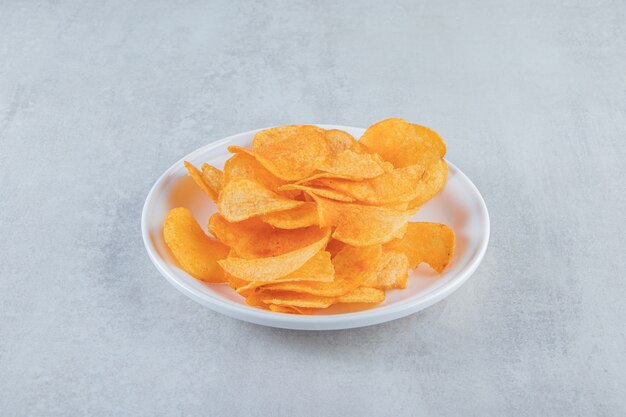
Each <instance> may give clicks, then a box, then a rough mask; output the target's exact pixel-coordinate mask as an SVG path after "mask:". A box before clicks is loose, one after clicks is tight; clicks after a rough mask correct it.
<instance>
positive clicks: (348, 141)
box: [324, 129, 361, 154]
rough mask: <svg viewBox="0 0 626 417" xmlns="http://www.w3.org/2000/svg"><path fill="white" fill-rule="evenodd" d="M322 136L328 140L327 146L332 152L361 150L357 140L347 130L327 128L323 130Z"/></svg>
mask: <svg viewBox="0 0 626 417" xmlns="http://www.w3.org/2000/svg"><path fill="white" fill-rule="evenodd" d="M324 137H325V138H326V140H327V141H328V147H329V150H330V152H331V153H332V154H338V153H341V152H343V151H346V150H352V151H355V152H361V146H360V145H359V142H357V141H356V139H354V136H352V135H351V134H349V133H348V132H344V131H343V130H338V129H332V130H327V131H325V132H324Z"/></svg>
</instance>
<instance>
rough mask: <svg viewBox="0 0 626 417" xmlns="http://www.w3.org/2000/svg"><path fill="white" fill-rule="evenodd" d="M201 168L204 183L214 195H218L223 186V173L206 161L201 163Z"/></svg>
mask: <svg viewBox="0 0 626 417" xmlns="http://www.w3.org/2000/svg"><path fill="white" fill-rule="evenodd" d="M201 170H202V179H203V180H204V183H205V184H206V185H207V186H208V187H209V188H210V189H212V190H213V191H214V192H215V195H219V193H220V192H221V191H222V188H224V173H223V172H222V171H220V170H219V169H217V168H215V167H214V166H212V165H209V164H207V163H206V162H205V163H204V164H202V168H201ZM213 201H215V200H213Z"/></svg>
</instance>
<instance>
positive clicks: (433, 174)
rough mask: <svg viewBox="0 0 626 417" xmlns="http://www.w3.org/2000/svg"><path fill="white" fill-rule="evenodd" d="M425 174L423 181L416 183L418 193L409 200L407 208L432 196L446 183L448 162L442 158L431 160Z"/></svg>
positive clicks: (418, 204) (417, 205)
mask: <svg viewBox="0 0 626 417" xmlns="http://www.w3.org/2000/svg"><path fill="white" fill-rule="evenodd" d="M426 172H427V176H426V179H425V181H422V182H420V183H419V184H417V187H418V191H419V192H418V195H417V197H415V198H414V199H413V200H411V202H409V208H411V209H414V208H418V207H419V206H421V205H422V204H424V203H426V202H427V201H429V200H430V199H431V198H433V197H434V196H435V195H436V194H437V193H438V192H439V191H441V190H442V189H443V187H444V186H445V185H446V180H447V178H448V164H446V161H444V160H443V159H440V160H437V161H435V162H433V163H432V164H431V165H429V166H428V167H427V168H426Z"/></svg>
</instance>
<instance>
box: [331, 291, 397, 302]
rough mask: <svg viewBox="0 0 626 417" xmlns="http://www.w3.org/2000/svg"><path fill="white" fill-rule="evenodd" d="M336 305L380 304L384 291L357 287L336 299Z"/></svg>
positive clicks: (383, 299)
mask: <svg viewBox="0 0 626 417" xmlns="http://www.w3.org/2000/svg"><path fill="white" fill-rule="evenodd" d="M335 301H336V302H338V303H371V304H374V303H380V302H382V301H385V291H383V290H379V289H377V288H368V287H359V288H356V289H354V290H352V291H350V292H349V293H347V294H344V295H342V296H340V297H337V299H336V300H335Z"/></svg>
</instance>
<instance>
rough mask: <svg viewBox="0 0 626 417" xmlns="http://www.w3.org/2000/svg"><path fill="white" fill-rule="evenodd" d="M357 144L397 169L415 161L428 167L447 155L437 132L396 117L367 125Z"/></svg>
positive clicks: (413, 163)
mask: <svg viewBox="0 0 626 417" xmlns="http://www.w3.org/2000/svg"><path fill="white" fill-rule="evenodd" d="M359 143H360V144H362V145H364V146H365V147H367V148H368V149H369V150H371V151H373V152H376V153H377V154H379V155H380V156H381V157H382V158H383V159H384V160H385V161H389V162H391V163H392V164H393V165H394V166H395V167H396V168H403V167H406V166H409V165H415V164H420V165H422V166H428V165H430V164H431V163H432V162H434V161H436V160H438V159H441V158H443V156H444V155H445V154H446V144H445V143H444V142H443V140H442V139H441V137H440V136H439V135H438V134H437V133H436V132H434V131H433V130H431V129H429V128H427V127H424V126H419V125H414V124H411V123H409V122H407V121H406V120H404V119H398V118H392V119H387V120H383V121H382V122H378V123H376V124H374V125H372V126H370V127H369V128H368V129H367V130H366V131H365V133H364V134H363V136H361V139H359Z"/></svg>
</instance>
